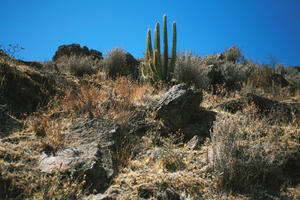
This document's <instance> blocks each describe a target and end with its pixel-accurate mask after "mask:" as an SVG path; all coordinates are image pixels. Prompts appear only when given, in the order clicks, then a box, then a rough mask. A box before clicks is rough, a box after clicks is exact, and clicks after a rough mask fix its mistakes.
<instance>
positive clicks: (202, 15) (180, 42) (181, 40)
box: [0, 0, 300, 66]
mask: <svg viewBox="0 0 300 200" xmlns="http://www.w3.org/2000/svg"><path fill="white" fill-rule="evenodd" d="M164 14H167V17H168V35H169V47H171V36H172V21H176V23H177V30H178V31H177V46H178V48H177V49H178V50H180V51H185V50H192V51H193V52H195V53H197V54H199V55H200V56H202V57H203V56H206V55H211V54H214V53H217V52H221V51H224V50H225V49H226V48H228V47H230V46H233V45H238V46H239V47H240V48H241V50H242V52H243V55H245V56H246V57H247V58H251V59H252V60H255V61H259V62H261V63H268V62H269V60H268V58H269V56H270V55H272V56H275V57H277V58H278V61H279V62H282V63H284V64H285V65H298V66H300V1H299V0H165V1H164V0H151V1H149V0H148V1H146V0H0V19H1V20H0V44H2V45H7V44H9V43H12V44H17V43H20V44H21V45H22V46H23V47H24V48H25V50H24V51H23V53H22V54H21V56H22V57H23V58H24V60H40V61H46V60H50V59H51V58H52V56H53V55H54V53H55V51H56V49H57V47H58V46H59V45H62V44H71V43H79V44H81V45H85V46H87V47H89V48H93V49H96V50H99V51H101V52H103V53H104V54H105V53H106V52H107V50H110V49H112V48H114V47H122V48H124V49H125V51H128V52H130V53H131V54H133V56H135V57H143V52H144V51H145V47H146V36H147V29H148V28H150V29H151V31H152V37H153V31H154V26H155V23H156V22H157V21H159V22H160V23H161V27H162V22H163V15H164ZM161 34H162V30H161ZM152 41H153V38H152Z"/></svg>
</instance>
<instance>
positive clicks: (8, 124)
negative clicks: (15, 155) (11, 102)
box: [0, 105, 23, 138]
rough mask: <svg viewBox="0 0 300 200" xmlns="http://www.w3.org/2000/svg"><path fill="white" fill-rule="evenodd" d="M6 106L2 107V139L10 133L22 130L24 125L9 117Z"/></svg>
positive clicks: (0, 115)
mask: <svg viewBox="0 0 300 200" xmlns="http://www.w3.org/2000/svg"><path fill="white" fill-rule="evenodd" d="M7 112H8V108H7V106H6V105H0V124H1V126H0V138H3V137H6V136H8V135H9V134H10V133H12V132H14V131H17V130H19V129H21V128H22V126H23V124H22V123H21V122H19V121H18V120H16V119H13V118H12V117H11V116H9V115H8V113H7Z"/></svg>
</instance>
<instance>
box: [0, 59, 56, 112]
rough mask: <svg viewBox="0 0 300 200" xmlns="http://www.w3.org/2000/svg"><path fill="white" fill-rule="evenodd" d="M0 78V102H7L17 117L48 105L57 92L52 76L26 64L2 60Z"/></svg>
mask: <svg viewBox="0 0 300 200" xmlns="http://www.w3.org/2000/svg"><path fill="white" fill-rule="evenodd" d="M0 80H1V84H0V104H6V105H7V106H8V109H9V110H10V111H11V113H12V115H14V116H16V117H22V116H23V114H24V113H31V112H34V111H35V110H36V108H37V106H43V105H46V104H47V103H48V101H49V99H50V97H51V96H53V95H55V93H56V83H55V80H54V79H53V77H52V76H50V75H49V74H45V73H42V72H41V71H38V70H35V69H33V68H32V67H28V66H26V65H16V66H15V65H14V64H7V63H1V62H0Z"/></svg>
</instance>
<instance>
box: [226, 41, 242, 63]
mask: <svg viewBox="0 0 300 200" xmlns="http://www.w3.org/2000/svg"><path fill="white" fill-rule="evenodd" d="M225 57H226V60H227V61H230V62H233V63H239V62H240V61H241V59H242V53H241V50H240V48H238V46H236V45H235V46H233V47H230V48H229V49H227V50H226V52H225Z"/></svg>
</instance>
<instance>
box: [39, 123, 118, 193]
mask: <svg viewBox="0 0 300 200" xmlns="http://www.w3.org/2000/svg"><path fill="white" fill-rule="evenodd" d="M120 138H121V131H120V128H119V125H118V124H115V123H112V122H109V121H105V120H102V119H82V118H79V119H77V120H75V121H74V122H73V124H72V125H71V126H70V127H69V128H68V130H67V132H66V134H65V137H64V140H65V142H66V144H69V146H68V147H66V148H63V149H61V150H59V151H58V152H56V153H51V152H50V153H49V152H46V153H44V155H43V156H42V157H41V159H40V166H39V168H40V170H41V171H42V172H45V173H53V172H57V171H58V172H62V173H68V172H71V171H72V170H73V169H75V170H76V171H77V172H79V173H84V174H86V181H87V186H89V187H90V189H91V190H96V191H97V192H104V191H105V190H106V189H107V187H108V186H109V182H110V180H111V179H112V178H113V176H114V175H115V174H116V170H117V165H116V162H115V157H114V156H115V153H116V152H115V151H116V149H117V147H118V146H119V145H118V144H119V142H120Z"/></svg>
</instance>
